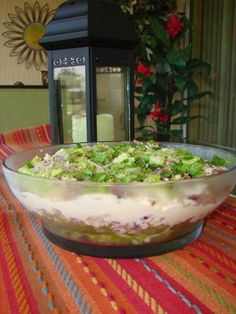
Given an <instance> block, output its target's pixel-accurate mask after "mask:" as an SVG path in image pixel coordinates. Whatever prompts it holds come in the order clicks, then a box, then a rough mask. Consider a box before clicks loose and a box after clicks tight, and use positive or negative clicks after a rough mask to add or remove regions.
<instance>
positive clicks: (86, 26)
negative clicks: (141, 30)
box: [40, 0, 137, 144]
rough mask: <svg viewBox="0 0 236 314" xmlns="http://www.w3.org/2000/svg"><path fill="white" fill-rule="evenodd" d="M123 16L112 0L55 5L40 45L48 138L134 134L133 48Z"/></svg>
mask: <svg viewBox="0 0 236 314" xmlns="http://www.w3.org/2000/svg"><path fill="white" fill-rule="evenodd" d="M136 43H137V37H136V35H135V33H134V30H133V28H132V25H131V22H130V21H129V19H128V17H127V15H126V14H125V13H123V11H122V10H121V8H120V6H119V5H118V4H117V3H116V2H113V1H110V0H70V1H67V2H65V3H63V4H62V5H60V6H59V7H58V9H57V10H56V13H55V16H54V18H53V20H52V21H51V22H50V23H49V24H48V25H47V27H46V33H45V35H44V36H43V38H42V39H41V40H40V44H41V45H42V46H43V47H44V48H45V49H46V50H47V51H48V77H49V97H50V99H49V100H50V120H51V140H52V143H53V144H55V143H72V142H94V141H122V140H131V139H132V138H133V136H134V113H133V102H134V95H133V94H134V82H133V81H134V52H133V49H134V47H135V45H136Z"/></svg>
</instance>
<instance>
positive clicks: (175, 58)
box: [166, 50, 187, 67]
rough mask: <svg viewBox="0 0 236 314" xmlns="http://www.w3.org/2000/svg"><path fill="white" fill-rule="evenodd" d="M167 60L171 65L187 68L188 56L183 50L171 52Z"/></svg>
mask: <svg viewBox="0 0 236 314" xmlns="http://www.w3.org/2000/svg"><path fill="white" fill-rule="evenodd" d="M166 57H167V60H168V61H169V63H170V64H173V65H176V66H180V67H185V66H186V58H187V57H186V55H185V52H184V51H183V50H171V51H169V52H168V53H167V56H166Z"/></svg>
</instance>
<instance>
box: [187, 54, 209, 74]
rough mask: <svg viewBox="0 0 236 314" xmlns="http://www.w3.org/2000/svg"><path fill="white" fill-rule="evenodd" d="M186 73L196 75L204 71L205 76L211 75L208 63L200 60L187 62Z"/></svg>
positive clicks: (195, 59)
mask: <svg viewBox="0 0 236 314" xmlns="http://www.w3.org/2000/svg"><path fill="white" fill-rule="evenodd" d="M187 68H188V72H192V73H197V72H199V71H202V70H206V71H207V74H208V75H209V74H210V73H211V65H210V63H208V62H203V61H202V60H200V59H197V58H194V59H191V60H188V62H187Z"/></svg>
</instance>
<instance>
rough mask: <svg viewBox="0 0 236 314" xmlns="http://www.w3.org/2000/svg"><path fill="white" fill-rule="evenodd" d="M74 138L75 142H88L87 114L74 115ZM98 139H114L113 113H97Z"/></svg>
mask: <svg viewBox="0 0 236 314" xmlns="http://www.w3.org/2000/svg"><path fill="white" fill-rule="evenodd" d="M72 139H73V142H75V143H80V142H87V121H86V116H85V115H73V116H72ZM97 140H98V141H114V119H113V116H112V115H111V114H108V113H102V114H98V115H97Z"/></svg>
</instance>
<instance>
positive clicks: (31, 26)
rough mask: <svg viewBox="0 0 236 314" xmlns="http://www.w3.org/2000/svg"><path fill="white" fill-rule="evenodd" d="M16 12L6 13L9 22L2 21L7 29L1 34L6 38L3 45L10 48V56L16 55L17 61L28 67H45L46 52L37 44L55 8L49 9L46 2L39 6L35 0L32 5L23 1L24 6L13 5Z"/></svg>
mask: <svg viewBox="0 0 236 314" xmlns="http://www.w3.org/2000/svg"><path fill="white" fill-rule="evenodd" d="M15 13H16V14H11V13H9V14H8V17H9V19H10V22H4V23H3V24H4V26H5V27H6V28H7V29H8V31H7V32H4V33H3V34H2V36H4V37H5V38H7V39H8V41H7V42H5V43H4V46H5V47H7V48H11V52H10V56H11V57H17V63H18V64H21V63H25V65H26V68H27V69H29V68H30V67H31V66H32V65H33V66H34V67H35V69H36V70H40V69H41V67H42V66H44V67H45V68H47V52H46V51H45V49H44V48H43V47H42V46H41V45H40V44H39V40H40V39H41V38H42V36H43V35H44V33H45V29H46V25H47V24H48V23H49V22H50V20H51V19H52V18H53V16H54V13H55V10H51V11H50V10H49V6H48V4H45V5H44V6H42V7H41V6H40V4H39V3H38V1H36V2H35V3H34V4H33V5H32V6H31V5H30V4H29V3H28V2H25V4H24V8H23V9H21V8H19V7H15Z"/></svg>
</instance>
